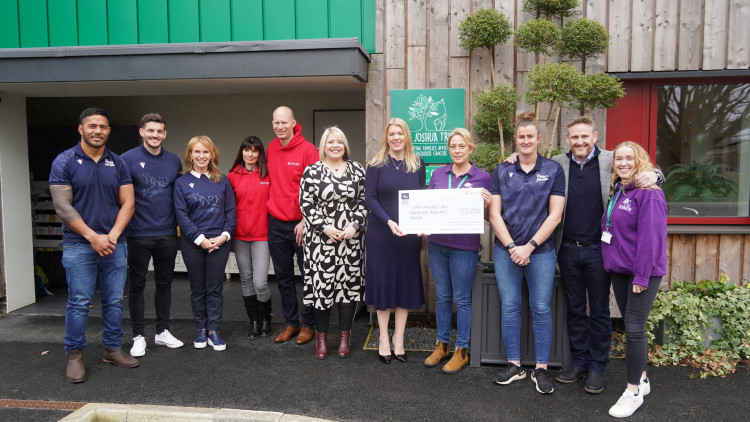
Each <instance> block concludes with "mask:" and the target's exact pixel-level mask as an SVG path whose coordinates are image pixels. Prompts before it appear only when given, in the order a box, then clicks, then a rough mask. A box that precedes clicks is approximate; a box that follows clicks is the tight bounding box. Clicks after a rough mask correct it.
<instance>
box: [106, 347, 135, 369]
mask: <svg viewBox="0 0 750 422" xmlns="http://www.w3.org/2000/svg"><path fill="white" fill-rule="evenodd" d="M102 360H103V361H104V362H106V363H111V364H114V365H117V366H119V367H120V368H135V367H136V366H138V365H140V364H141V363H140V362H138V359H136V358H134V357H132V356H130V355H129V354H127V353H125V352H123V351H122V349H117V350H109V349H104V357H103V358H102Z"/></svg>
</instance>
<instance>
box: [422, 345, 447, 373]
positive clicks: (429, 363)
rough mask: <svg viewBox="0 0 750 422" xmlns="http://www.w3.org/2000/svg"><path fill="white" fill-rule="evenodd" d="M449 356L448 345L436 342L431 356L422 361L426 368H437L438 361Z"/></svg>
mask: <svg viewBox="0 0 750 422" xmlns="http://www.w3.org/2000/svg"><path fill="white" fill-rule="evenodd" d="M449 354H450V352H449V351H448V345H447V344H446V343H443V342H440V341H438V342H437V346H435V351H434V352H432V354H431V355H430V356H428V357H427V359H425V360H424V366H426V367H428V368H432V367H433V366H438V365H439V364H440V361H442V360H443V359H445V358H446V357H447V356H448V355H449Z"/></svg>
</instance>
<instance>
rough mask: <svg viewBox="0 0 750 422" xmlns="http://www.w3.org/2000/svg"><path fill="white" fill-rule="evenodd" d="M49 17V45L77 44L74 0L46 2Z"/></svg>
mask: <svg viewBox="0 0 750 422" xmlns="http://www.w3.org/2000/svg"><path fill="white" fill-rule="evenodd" d="M47 8H48V9H47V16H48V17H49V46H50V47H63V46H74V45H78V33H77V31H76V28H77V26H78V22H77V19H76V2H75V0H57V1H54V2H49V4H47Z"/></svg>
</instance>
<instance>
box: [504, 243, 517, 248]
mask: <svg viewBox="0 0 750 422" xmlns="http://www.w3.org/2000/svg"><path fill="white" fill-rule="evenodd" d="M515 247H516V243H515V242H510V243H508V244H507V245H505V249H507V250H511V249H513V248H515Z"/></svg>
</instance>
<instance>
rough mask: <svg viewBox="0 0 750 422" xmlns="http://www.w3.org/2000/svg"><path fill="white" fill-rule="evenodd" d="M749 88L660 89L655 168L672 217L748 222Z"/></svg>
mask: <svg viewBox="0 0 750 422" xmlns="http://www.w3.org/2000/svg"><path fill="white" fill-rule="evenodd" d="M749 105H750V83H737V84H706V85H698V84H696V85H662V86H659V87H658V93H657V113H656V164H657V165H659V167H661V169H662V170H663V171H664V174H665V175H666V176H667V180H666V183H665V184H664V186H663V189H664V193H665V195H666V197H667V203H668V209H669V211H668V213H669V214H668V215H669V216H670V217H750V106H749Z"/></svg>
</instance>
